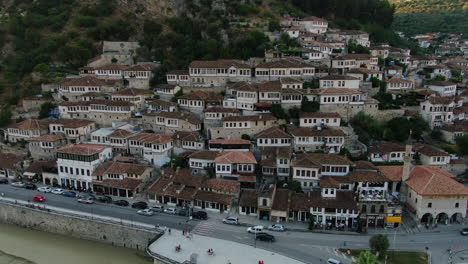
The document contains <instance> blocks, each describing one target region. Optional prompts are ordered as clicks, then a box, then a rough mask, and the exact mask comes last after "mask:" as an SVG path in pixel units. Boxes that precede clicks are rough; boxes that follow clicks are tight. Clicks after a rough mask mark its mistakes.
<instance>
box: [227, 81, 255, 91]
mask: <svg viewBox="0 0 468 264" xmlns="http://www.w3.org/2000/svg"><path fill="white" fill-rule="evenodd" d="M228 88H229V89H231V90H236V91H246V92H257V91H258V87H257V85H256V84H251V83H246V82H235V83H233V84H230V85H229V86H228Z"/></svg>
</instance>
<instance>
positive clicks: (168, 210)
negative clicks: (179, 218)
mask: <svg viewBox="0 0 468 264" xmlns="http://www.w3.org/2000/svg"><path fill="white" fill-rule="evenodd" d="M164 213H166V214H174V215H175V214H176V213H177V210H176V209H175V208H166V209H164Z"/></svg>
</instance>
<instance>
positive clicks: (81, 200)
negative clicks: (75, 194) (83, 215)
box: [78, 197, 94, 204]
mask: <svg viewBox="0 0 468 264" xmlns="http://www.w3.org/2000/svg"><path fill="white" fill-rule="evenodd" d="M78 202H79V203H85V204H93V203H94V198H93V197H81V198H79V199H78Z"/></svg>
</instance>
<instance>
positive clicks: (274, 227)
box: [268, 224, 284, 232]
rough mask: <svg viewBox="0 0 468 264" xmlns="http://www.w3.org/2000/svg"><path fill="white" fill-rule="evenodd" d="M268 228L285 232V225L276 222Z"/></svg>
mask: <svg viewBox="0 0 468 264" xmlns="http://www.w3.org/2000/svg"><path fill="white" fill-rule="evenodd" d="M268 230H271V231H278V232H283V231H284V226H283V225H282V224H274V225H270V226H268Z"/></svg>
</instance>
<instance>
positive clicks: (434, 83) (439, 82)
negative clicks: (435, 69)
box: [426, 81, 456, 86]
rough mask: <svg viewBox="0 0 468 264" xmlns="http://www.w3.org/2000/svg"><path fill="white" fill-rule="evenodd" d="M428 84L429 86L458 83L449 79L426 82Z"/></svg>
mask: <svg viewBox="0 0 468 264" xmlns="http://www.w3.org/2000/svg"><path fill="white" fill-rule="evenodd" d="M426 85H429V86H452V85H456V83H453V82H449V81H432V82H428V83H426Z"/></svg>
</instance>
